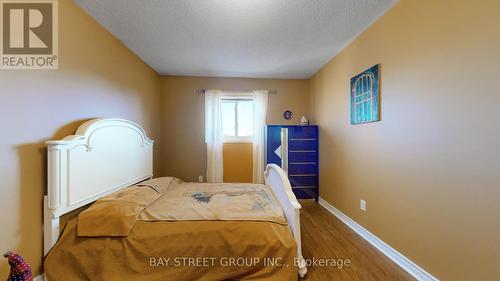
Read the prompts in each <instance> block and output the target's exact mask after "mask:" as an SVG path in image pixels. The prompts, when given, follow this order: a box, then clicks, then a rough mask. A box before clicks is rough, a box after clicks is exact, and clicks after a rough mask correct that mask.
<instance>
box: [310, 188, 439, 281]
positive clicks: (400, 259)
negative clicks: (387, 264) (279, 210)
mask: <svg viewBox="0 0 500 281" xmlns="http://www.w3.org/2000/svg"><path fill="white" fill-rule="evenodd" d="M319 204H320V205H321V206H323V207H325V209H327V210H328V211H330V213H332V214H333V215H334V216H336V217H337V218H338V219H339V220H341V221H342V222H343V223H345V224H346V225H347V226H349V227H350V228H351V229H352V230H354V231H355V232H356V233H357V234H359V235H360V236H361V237H363V238H364V239H365V240H366V241H368V242H369V243H370V244H372V245H373V246H374V247H375V248H377V249H378V250H379V251H381V252H382V253H383V254H384V255H386V256H387V257H388V258H390V259H391V260H392V261H394V262H395V263H396V264H398V265H399V266H400V267H401V268H402V269H404V270H405V271H406V272H408V273H409V274H411V275H412V276H413V277H415V278H416V279H417V280H419V281H439V279H437V278H436V277H434V276H432V275H431V274H430V273H429V272H427V271H425V270H424V269H423V268H421V267H420V266H418V265H417V264H416V263H414V262H412V261H411V260H410V259H408V258H407V257H405V256H403V255H402V254H401V253H400V252H398V251H396V250H395V249H393V248H392V247H391V246H389V245H387V244H386V243H385V242H384V241H382V240H380V239H379V238H378V237H377V236H375V235H373V234H372V233H371V232H369V231H368V230H366V229H365V228H364V227H362V226H361V225H359V224H357V223H356V222H355V221H353V220H352V219H351V218H349V217H348V216H346V215H345V214H344V213H342V212H341V211H339V210H338V209H337V208H335V207H333V206H332V205H331V204H330V203H328V202H326V201H325V200H324V199H323V198H321V197H320V198H319Z"/></svg>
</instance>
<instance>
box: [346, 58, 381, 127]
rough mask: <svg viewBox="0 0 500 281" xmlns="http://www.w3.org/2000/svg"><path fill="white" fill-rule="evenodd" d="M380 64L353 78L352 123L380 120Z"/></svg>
mask: <svg viewBox="0 0 500 281" xmlns="http://www.w3.org/2000/svg"><path fill="white" fill-rule="evenodd" d="M378 67H379V65H378V64H377V65H375V66H373V67H371V68H369V69H367V70H365V71H363V72H362V73H360V74H358V75H356V76H354V77H353V78H351V124H353V125H354V124H362V123H369V122H376V121H380V104H379V103H380V96H379V69H378Z"/></svg>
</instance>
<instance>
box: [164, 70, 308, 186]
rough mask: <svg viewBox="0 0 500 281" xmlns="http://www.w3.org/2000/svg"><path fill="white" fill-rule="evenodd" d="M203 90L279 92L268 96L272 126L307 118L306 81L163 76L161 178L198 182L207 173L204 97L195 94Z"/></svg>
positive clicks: (269, 121)
mask: <svg viewBox="0 0 500 281" xmlns="http://www.w3.org/2000/svg"><path fill="white" fill-rule="evenodd" d="M200 88H208V89H220V90H226V91H245V90H248V91H249V90H259V89H261V90H262V89H274V90H278V94H271V95H269V110H268V118H267V122H268V123H269V124H296V123H298V121H299V119H300V116H302V115H306V116H307V115H308V107H309V96H308V93H309V88H308V81H307V80H281V79H249V78H207V77H177V76H165V77H162V96H161V109H162V110H161V124H162V128H163V129H162V133H161V140H162V144H161V149H160V150H161V157H162V160H161V161H162V170H161V173H162V175H173V176H176V177H179V178H181V179H183V180H190V181H197V180H198V176H199V175H203V176H205V174H206V145H205V137H204V135H205V129H204V127H205V123H204V122H205V121H204V120H205V115H204V114H205V109H204V108H205V97H204V96H203V95H201V94H197V93H196V90H197V89H200ZM287 109H289V110H291V111H292V112H293V113H294V117H293V119H292V120H290V121H286V120H284V119H283V112H284V111H285V110H287Z"/></svg>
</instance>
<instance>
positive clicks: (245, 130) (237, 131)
mask: <svg viewBox="0 0 500 281" xmlns="http://www.w3.org/2000/svg"><path fill="white" fill-rule="evenodd" d="M253 105H254V102H253V100H252V99H250V98H243V97H242V98H223V99H222V104H221V111H222V134H223V136H224V140H229V141H230V140H251V139H252V138H253V127H254V126H253V125H254V124H253V122H254V112H253Z"/></svg>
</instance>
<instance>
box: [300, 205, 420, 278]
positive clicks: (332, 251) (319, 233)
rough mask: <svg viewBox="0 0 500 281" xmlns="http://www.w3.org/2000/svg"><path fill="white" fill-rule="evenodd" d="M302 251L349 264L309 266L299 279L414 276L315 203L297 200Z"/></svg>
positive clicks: (310, 256)
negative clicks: (299, 205)
mask: <svg viewBox="0 0 500 281" xmlns="http://www.w3.org/2000/svg"><path fill="white" fill-rule="evenodd" d="M301 205H302V208H303V209H302V213H301V231H302V248H303V249H302V254H303V256H304V258H306V259H312V258H313V257H314V258H316V259H320V258H323V259H343V260H345V259H348V260H349V261H350V266H344V267H343V268H338V267H331V266H328V267H324V266H309V267H308V269H307V270H308V272H307V275H306V276H305V278H303V279H300V280H308V281H316V280H318V281H319V280H321V281H322V280H324V281H332V280H334V281H337V280H370V281H372V280H373V281H389V280H397V281H400V280H401V281H402V280H415V279H414V278H413V277H412V276H411V275H409V274H408V273H406V271H404V270H403V269H401V268H400V267H399V266H398V265H397V264H395V263H394V262H393V261H391V260H390V259H389V258H387V257H386V256H385V255H384V254H382V253H381V252H380V251H379V250H377V249H376V248H375V247H373V246H371V245H370V244H369V243H368V242H366V241H365V240H364V239H363V238H362V237H361V236H359V235H358V234H357V233H356V232H354V231H353V230H351V229H350V228H349V227H348V226H346V225H345V224H344V223H343V222H342V221H340V220H339V219H337V218H336V217H335V216H334V215H332V214H331V213H330V212H328V211H327V210H326V209H325V208H323V207H322V206H320V205H319V204H316V203H313V202H301Z"/></svg>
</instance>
